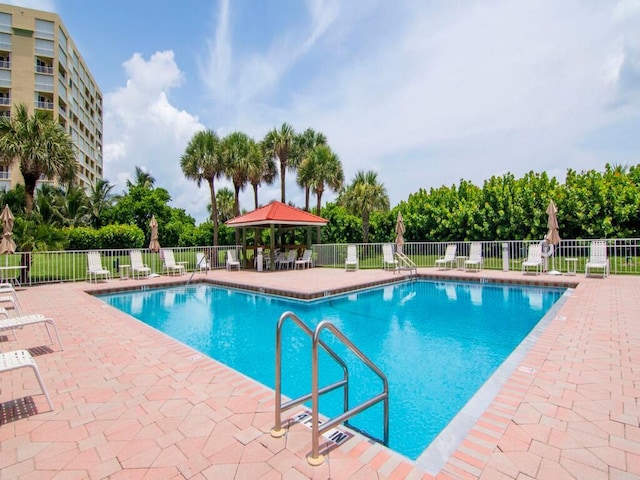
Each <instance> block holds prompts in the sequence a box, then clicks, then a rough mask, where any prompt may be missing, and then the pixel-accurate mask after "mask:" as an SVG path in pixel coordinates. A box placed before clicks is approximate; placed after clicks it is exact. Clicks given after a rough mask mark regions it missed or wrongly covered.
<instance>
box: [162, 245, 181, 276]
mask: <svg viewBox="0 0 640 480" xmlns="http://www.w3.org/2000/svg"><path fill="white" fill-rule="evenodd" d="M162 259H163V261H164V271H165V272H167V274H168V275H174V274H175V275H183V274H184V272H185V267H184V265H182V264H180V263H177V262H176V259H175V257H174V256H173V250H171V249H170V248H163V249H162Z"/></svg>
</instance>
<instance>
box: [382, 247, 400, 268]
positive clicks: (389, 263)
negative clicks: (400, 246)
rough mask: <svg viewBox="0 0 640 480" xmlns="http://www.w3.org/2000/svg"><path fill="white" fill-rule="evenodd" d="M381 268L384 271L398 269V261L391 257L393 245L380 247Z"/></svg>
mask: <svg viewBox="0 0 640 480" xmlns="http://www.w3.org/2000/svg"><path fill="white" fill-rule="evenodd" d="M382 268H383V269H385V270H389V269H390V268H392V269H393V270H396V269H397V268H398V260H396V259H395V258H394V256H393V245H391V244H390V243H385V244H384V245H382Z"/></svg>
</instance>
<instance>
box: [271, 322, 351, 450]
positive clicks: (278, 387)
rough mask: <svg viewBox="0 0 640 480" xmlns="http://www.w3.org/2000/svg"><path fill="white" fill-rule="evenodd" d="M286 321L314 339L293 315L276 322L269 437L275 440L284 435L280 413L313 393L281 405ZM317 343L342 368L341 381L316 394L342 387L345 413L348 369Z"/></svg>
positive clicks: (310, 331)
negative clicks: (272, 419) (283, 333)
mask: <svg viewBox="0 0 640 480" xmlns="http://www.w3.org/2000/svg"><path fill="white" fill-rule="evenodd" d="M288 319H290V320H292V321H293V322H294V324H295V325H297V326H298V327H300V329H301V330H302V331H303V332H304V333H306V334H307V335H308V336H309V338H311V339H313V337H314V332H313V331H312V330H311V329H310V328H309V327H308V326H307V325H306V324H305V323H304V322H303V321H302V320H300V318H299V317H298V316H297V315H296V314H295V313H293V312H290V311H288V312H284V313H283V314H282V315H280V319H279V320H278V325H277V327H276V362H275V363H276V365H275V366H276V377H275V409H274V410H275V423H274V427H273V428H272V429H271V436H272V437H275V438H280V437H282V436H283V435H284V434H285V429H284V428H282V412H283V411H286V410H289V409H290V408H293V407H295V406H296V405H300V404H302V403H304V402H306V401H307V400H309V399H311V398H312V396H313V392H310V393H308V394H306V395H302V396H301V397H298V398H294V399H292V400H289V401H288V402H285V403H282V326H283V325H284V323H285V321H286V320H288ZM318 343H319V345H320V346H321V347H322V348H323V349H324V350H325V351H326V352H327V353H328V354H329V355H330V356H331V357H332V358H333V359H334V360H335V361H336V362H337V363H338V365H340V367H341V368H342V380H340V381H338V382H335V383H332V384H331V385H327V386H326V387H323V388H321V389H319V391H318V394H319V395H322V394H324V393H328V392H331V391H333V390H335V389H337V388H340V387H344V392H343V394H344V396H343V411H345V412H346V411H347V410H348V409H349V369H348V368H347V365H346V363H345V362H344V361H343V360H342V359H341V358H340V357H339V356H338V354H337V353H335V352H334V351H333V350H332V349H331V347H329V345H327V344H326V343H324V342H323V341H322V340H319V342H318Z"/></svg>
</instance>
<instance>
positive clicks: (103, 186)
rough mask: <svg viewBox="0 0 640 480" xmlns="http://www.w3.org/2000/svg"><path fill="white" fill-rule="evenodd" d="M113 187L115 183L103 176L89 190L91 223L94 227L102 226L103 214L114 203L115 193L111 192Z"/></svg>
mask: <svg viewBox="0 0 640 480" xmlns="http://www.w3.org/2000/svg"><path fill="white" fill-rule="evenodd" d="M113 188H114V185H111V184H110V183H109V182H108V181H107V180H104V179H102V178H100V179H98V180H96V183H94V184H93V185H91V191H90V192H89V223H90V224H91V226H93V228H100V227H101V226H102V215H103V214H104V212H106V211H107V210H108V209H109V207H111V205H112V203H113V194H112V193H111V190H113Z"/></svg>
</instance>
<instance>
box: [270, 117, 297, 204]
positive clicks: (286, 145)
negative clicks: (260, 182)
mask: <svg viewBox="0 0 640 480" xmlns="http://www.w3.org/2000/svg"><path fill="white" fill-rule="evenodd" d="M294 141H295V132H294V130H293V127H292V126H291V125H289V124H288V123H283V124H282V126H281V127H280V130H278V129H276V128H274V129H273V130H271V131H270V132H269V133H267V135H266V136H265V137H264V140H263V141H262V148H263V150H264V153H265V155H267V156H268V157H269V158H272V159H276V158H277V159H278V160H279V161H280V192H281V201H282V203H286V200H285V198H286V196H285V176H286V171H287V168H289V169H291V170H294V169H295V168H296V165H295V157H294V156H292V153H293V149H294Z"/></svg>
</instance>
